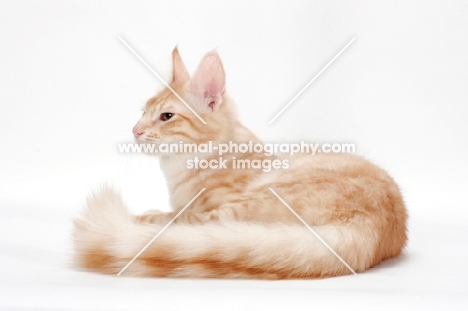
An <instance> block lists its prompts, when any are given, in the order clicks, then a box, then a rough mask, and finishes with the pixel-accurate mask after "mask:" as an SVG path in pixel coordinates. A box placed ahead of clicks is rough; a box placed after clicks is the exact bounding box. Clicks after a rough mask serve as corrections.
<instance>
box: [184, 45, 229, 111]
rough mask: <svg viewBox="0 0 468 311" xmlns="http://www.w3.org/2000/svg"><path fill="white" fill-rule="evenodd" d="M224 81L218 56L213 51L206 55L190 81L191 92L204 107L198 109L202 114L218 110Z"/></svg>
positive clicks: (222, 68) (222, 69)
mask: <svg viewBox="0 0 468 311" xmlns="http://www.w3.org/2000/svg"><path fill="white" fill-rule="evenodd" d="M225 79H226V75H225V73H224V67H223V63H222V62H221V58H220V57H219V54H218V53H217V52H214V51H213V52H209V53H207V54H206V55H205V56H204V57H203V59H202V60H201V62H200V65H198V68H197V70H196V72H195V74H194V75H193V78H192V79H191V80H190V90H191V92H192V93H193V94H194V95H195V96H196V97H197V98H199V99H200V102H202V103H204V107H200V108H201V109H200V110H201V111H202V112H213V111H216V110H218V108H219V105H220V104H221V102H222V99H223V94H224V89H225V83H226V82H225Z"/></svg>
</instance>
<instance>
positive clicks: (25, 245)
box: [0, 0, 468, 310]
mask: <svg viewBox="0 0 468 311" xmlns="http://www.w3.org/2000/svg"><path fill="white" fill-rule="evenodd" d="M467 16H468V3H467V2H466V1H445V2H442V1H428V0H425V1H422V0H420V1H379V2H377V1H374V2H370V1H344V0H343V1H281V2H280V1H255V2H250V1H204V2H199V3H197V2H194V1H164V2H163V1H152V2H149V1H127V2H119V1H88V2H86V1H81V2H78V1H67V2H64V1H41V2H34V1H22V2H14V1H0V130H1V132H0V263H2V266H1V268H0V287H1V288H0V293H4V294H0V308H5V309H10V310H11V309H12V308H13V307H17V308H19V309H21V308H32V307H37V308H40V307H44V308H45V309H48V310H51V309H53V308H57V309H65V308H69V309H70V310H71V309H73V308H76V309H85V308H88V309H93V308H94V309H95V310H102V309H105V308H108V309H109V310H112V309H116V308H121V309H136V308H140V309H148V310H182V309H188V310H194V309H203V310H206V309H210V308H212V309H214V310H216V309H220V308H227V307H229V306H231V307H232V308H234V309H236V310H241V309H245V310H247V309H257V308H260V307H262V306H263V307H268V308H270V309H272V308H273V309H275V308H278V309H285V308H290V306H296V308H297V309H301V308H304V309H306V308H307V309H311V308H317V307H328V308H330V307H338V306H344V307H346V308H348V309H349V308H350V307H356V308H366V307H384V308H385V307H388V308H393V307H395V306H399V307H400V308H403V309H417V308H421V309H424V308H427V307H429V308H436V307H437V306H439V307H442V306H451V307H453V308H462V305H465V307H466V306H467V305H468V299H467V298H466V296H468V285H467V283H466V277H467V276H468V273H467V272H466V262H467V259H468V253H467V251H466V246H467V242H468V230H467V229H466V222H467V221H468V212H467V208H468V205H467V200H466V193H467V191H468V183H467V181H466V176H468V165H467V159H468V143H467V139H466V136H467V134H468V96H467V95H468V94H467V93H468V91H467V82H468V57H467V52H468V18H467ZM118 36H122V37H123V38H124V39H125V40H127V41H128V42H129V44H130V45H132V46H133V47H134V48H135V49H136V50H137V51H138V52H139V53H140V54H141V55H142V57H143V58H145V59H146V60H147V61H148V63H149V64H150V65H151V66H152V67H153V68H154V69H155V70H156V71H157V72H159V73H160V74H161V75H162V76H163V77H164V78H165V79H166V80H169V79H170V77H171V74H170V70H171V62H170V53H171V51H172V49H173V47H174V46H175V45H177V44H178V45H179V50H180V53H181V55H182V57H183V59H184V61H185V63H186V64H187V67H188V68H189V69H190V70H191V71H193V70H194V69H195V68H196V66H197V64H198V61H199V60H200V58H201V57H202V56H203V54H204V53H206V52H207V51H210V50H212V49H215V48H216V49H217V50H218V51H219V53H220V55H221V57H222V59H223V62H224V66H225V70H226V72H227V90H228V92H229V93H230V95H231V96H232V97H233V98H234V99H235V100H236V103H237V105H238V108H239V114H240V118H241V120H242V121H243V123H244V124H246V125H247V126H248V127H250V128H251V129H252V130H253V131H254V132H255V133H256V134H258V135H259V136H260V137H261V138H263V139H265V140H268V141H272V142H288V141H299V140H301V139H306V140H308V141H321V142H351V143H355V144H356V145H357V148H358V153H360V154H363V155H365V156H366V157H367V158H369V159H371V160H373V161H374V162H376V163H378V164H379V165H381V166H383V167H384V168H386V169H387V170H388V171H389V172H390V173H391V174H392V175H393V176H394V177H395V179H396V180H397V182H398V183H399V184H400V186H401V189H402V192H403V193H404V196H405V199H406V202H407V205H408V209H409V213H410V218H411V219H410V224H409V230H410V231H409V233H410V243H409V245H408V248H407V252H406V254H405V255H404V256H402V257H401V258H399V259H397V260H395V261H391V262H387V263H385V264H383V265H382V266H380V267H379V268H376V269H373V270H371V271H369V272H367V273H365V274H363V275H360V276H358V277H345V278H337V279H331V280H319V281H287V282H263V281H223V280H219V281H214V280H205V281H202V280H165V279H143V280H142V279H126V278H116V277H111V276H100V275H95V274H88V273H83V272H79V271H75V270H73V269H72V268H70V267H69V260H70V249H71V241H70V237H69V234H70V231H71V219H72V217H73V216H74V215H77V214H78V213H79V210H80V207H81V205H82V203H83V201H84V199H85V197H86V194H87V193H88V192H89V191H90V190H91V189H93V187H96V186H97V185H99V184H100V183H103V182H108V183H111V184H113V185H115V186H117V187H119V188H121V190H122V192H123V194H124V198H125V199H126V201H127V202H128V203H129V205H130V206H131V208H132V210H134V211H135V212H140V211H143V210H146V209H149V208H160V209H167V208H168V201H167V200H168V196H167V191H166V188H165V186H164V180H163V178H162V176H161V173H160V172H159V168H158V163H157V160H156V159H155V158H151V157H147V156H139V155H121V154H119V153H118V151H117V143H119V142H129V141H131V140H132V134H131V129H132V127H133V125H134V123H135V122H136V121H137V120H138V118H139V116H140V114H141V112H140V109H141V107H142V105H143V104H144V102H145V100H146V99H148V98H149V97H150V96H152V95H153V94H154V93H155V92H156V91H157V90H160V89H161V88H162V85H161V83H160V82H159V81H158V80H157V78H156V77H154V76H153V75H152V74H151V73H150V72H149V70H148V69H147V68H145V67H144V66H143V65H142V64H141V63H140V62H139V61H138V60H137V59H136V58H135V57H134V56H133V55H132V54H131V53H130V52H129V51H128V50H127V49H126V48H125V46H123V44H122V43H121V42H120V41H119V40H118ZM353 37H356V38H357V39H356V41H355V42H354V43H353V44H352V45H351V46H350V47H349V48H348V49H347V50H346V51H345V52H344V53H343V54H342V55H341V56H340V57H339V58H338V59H337V60H336V61H335V62H334V63H333V64H332V65H331V66H330V67H329V68H328V69H327V70H326V71H325V72H324V73H323V75H322V76H320V77H319V78H318V79H317V80H316V81H315V82H314V83H313V84H312V85H311V86H310V88H309V89H307V91H305V92H304V93H303V94H302V95H301V96H300V97H299V98H298V99H297V101H295V102H294V104H292V106H290V108H289V109H287V110H286V111H285V112H284V113H283V114H282V115H281V116H280V117H279V118H278V119H277V120H276V121H275V122H274V123H273V124H271V125H268V124H267V123H268V121H269V120H270V119H271V118H272V117H273V116H274V115H275V114H276V113H277V112H278V111H279V110H280V109H281V108H282V107H283V106H284V105H285V104H286V103H287V102H288V101H289V100H290V99H291V98H292V97H293V96H294V95H295V94H296V93H297V92H298V91H299V90H300V89H301V88H302V87H303V86H304V85H305V84H307V82H309V81H310V79H312V78H313V77H314V76H315V74H317V73H318V72H319V71H320V69H321V68H322V67H323V66H324V65H325V64H326V63H327V62H328V61H329V60H331V58H332V57H333V56H334V55H335V54H336V53H337V52H338V51H339V50H340V49H341V48H342V47H343V46H344V45H345V44H346V43H347V42H349V41H350V40H351V39H352V38H353Z"/></svg>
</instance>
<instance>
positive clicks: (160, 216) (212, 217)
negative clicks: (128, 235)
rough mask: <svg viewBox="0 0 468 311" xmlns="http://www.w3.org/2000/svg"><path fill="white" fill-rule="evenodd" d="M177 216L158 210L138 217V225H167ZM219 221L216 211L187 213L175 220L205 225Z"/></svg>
mask: <svg viewBox="0 0 468 311" xmlns="http://www.w3.org/2000/svg"><path fill="white" fill-rule="evenodd" d="M176 215H177V212H168V213H167V212H161V211H158V210H149V211H147V212H145V213H144V214H142V215H139V216H136V219H135V220H136V222H137V223H145V224H160V225H165V224H167V223H168V222H169V221H171V220H172V219H174V217H175V216H176ZM218 219H219V217H218V213H217V211H216V210H212V211H209V212H198V213H197V212H191V211H185V212H183V213H182V214H180V215H179V216H178V217H177V218H175V219H174V222H175V223H186V224H203V223H207V222H212V221H217V220H218Z"/></svg>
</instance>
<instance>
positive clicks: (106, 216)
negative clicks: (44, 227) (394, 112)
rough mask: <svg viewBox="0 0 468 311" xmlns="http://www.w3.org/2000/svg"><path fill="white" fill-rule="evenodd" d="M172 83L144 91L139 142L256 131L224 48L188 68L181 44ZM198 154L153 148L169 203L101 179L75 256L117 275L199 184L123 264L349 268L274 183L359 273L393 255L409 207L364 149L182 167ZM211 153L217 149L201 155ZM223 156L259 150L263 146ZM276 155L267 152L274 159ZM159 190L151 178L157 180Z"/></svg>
mask: <svg viewBox="0 0 468 311" xmlns="http://www.w3.org/2000/svg"><path fill="white" fill-rule="evenodd" d="M172 55H173V80H172V82H171V84H170V86H171V87H172V88H173V89H174V90H175V91H176V92H177V93H178V94H179V95H180V96H181V97H182V98H183V99H185V101H186V102H188V103H189V104H190V106H191V107H192V108H193V109H194V110H195V111H196V112H197V113H198V114H199V115H200V116H201V117H202V118H203V119H204V120H205V121H206V123H207V124H206V125H205V124H203V123H202V122H201V121H200V120H199V119H198V118H197V116H196V115H194V114H193V113H192V112H191V111H190V110H189V109H188V108H187V107H186V106H185V105H184V104H183V103H182V102H181V101H180V100H179V99H178V98H177V97H176V96H175V95H174V94H173V93H172V92H171V91H170V90H169V89H165V90H163V91H162V92H160V93H159V94H157V95H156V96H155V97H153V98H151V99H150V100H149V101H148V102H147V103H146V107H145V109H144V113H143V116H142V117H141V119H140V120H139V121H138V123H137V124H136V125H135V127H134V129H133V133H134V136H135V137H136V139H137V140H138V141H141V142H157V143H158V142H171V141H184V142H193V143H197V144H201V143H206V142H208V141H213V142H215V143H221V142H227V141H234V142H248V141H254V142H258V141H259V140H258V139H257V138H256V137H255V136H254V135H253V134H252V133H251V132H250V131H249V130H248V129H247V128H245V127H244V126H243V125H242V124H240V122H239V121H238V120H237V116H236V112H235V106H234V103H233V101H232V100H231V99H230V98H229V96H228V95H227V94H226V92H225V73H224V69H223V65H222V63H221V60H220V58H219V55H218V54H217V53H215V52H210V53H208V54H206V55H205V56H204V58H203V59H202V61H201V63H200V65H199V67H198V69H197V71H196V72H195V74H194V75H193V77H192V78H190V76H189V74H188V72H187V70H186V68H185V66H184V64H183V62H182V60H181V58H180V56H179V53H178V51H177V48H176V49H174V51H173V54H172ZM194 156H195V155H193V154H181V153H180V154H171V155H163V156H161V157H160V161H161V167H162V170H163V172H164V174H165V176H166V179H167V184H168V187H169V191H170V197H171V206H172V209H173V212H171V213H163V212H158V211H149V212H148V213H146V214H144V215H141V216H133V215H131V214H129V213H128V212H127V208H126V206H125V204H124V203H123V201H122V199H121V196H120V194H119V193H117V192H115V191H114V190H112V189H110V188H106V187H104V189H101V190H100V191H99V192H97V193H95V194H94V195H92V196H90V197H89V198H88V201H87V205H86V207H85V209H84V212H83V214H82V216H81V218H80V219H77V220H76V221H75V229H74V233H73V238H74V248H75V262H76V264H77V265H78V266H80V267H83V268H87V269H91V270H95V271H98V272H102V273H109V274H117V273H118V272H119V271H121V269H122V268H123V267H124V266H125V265H126V264H127V263H128V262H130V260H131V259H132V258H133V257H134V256H135V255H136V254H137V253H138V252H139V251H140V250H141V249H142V248H143V247H144V246H145V245H146V244H147V243H148V242H149V241H150V240H151V239H152V238H153V237H154V236H155V235H156V234H157V233H158V232H159V231H160V230H161V229H162V228H163V227H164V225H166V224H167V223H168V222H169V221H170V220H171V219H172V218H173V217H174V216H175V215H176V214H177V212H179V211H180V210H181V209H182V208H183V207H184V206H185V205H186V204H187V203H188V202H189V201H190V200H191V199H193V198H194V196H195V195H196V194H197V193H198V192H199V191H200V190H201V189H202V188H206V190H205V191H204V192H203V193H202V194H201V195H200V196H199V197H198V198H196V199H195V201H194V202H193V203H192V204H191V205H190V206H189V207H188V208H187V210H185V211H184V212H183V213H182V214H181V215H180V216H179V217H178V218H177V219H176V220H175V222H174V223H173V224H172V225H171V226H169V227H168V229H167V230H166V231H164V232H163V233H162V234H161V235H160V236H159V237H158V238H157V239H156V240H155V241H154V242H153V243H152V244H151V245H150V246H149V247H148V248H147V249H146V250H145V251H144V252H143V253H142V254H141V255H140V256H139V257H138V258H137V259H136V260H135V261H134V262H133V263H132V264H131V265H130V266H128V268H127V269H126V270H125V272H124V273H123V275H134V276H165V277H216V278H264V279H288V278H318V277H330V276H337V275H345V274H350V273H351V271H350V270H349V269H348V268H347V267H346V266H345V265H344V264H343V263H342V262H341V261H340V260H339V259H338V258H337V257H336V256H335V255H334V254H332V252H331V251H330V250H329V249H327V248H326V247H325V246H324V244H322V242H320V241H319V240H318V239H317V237H315V236H314V235H313V234H312V233H311V232H310V231H309V230H308V228H307V227H305V226H304V225H303V224H302V223H301V222H300V221H299V220H298V218H297V217H296V216H295V215H294V214H293V213H292V212H291V211H290V210H289V209H288V208H287V207H286V206H285V205H284V204H283V203H282V202H281V201H280V200H279V199H278V198H277V197H275V196H274V195H273V194H272V192H271V191H270V190H268V189H269V188H272V189H274V190H275V191H276V192H277V193H278V194H279V196H280V197H281V198H283V199H284V201H285V202H287V203H288V204H289V205H290V206H291V207H292V208H293V209H294V210H295V211H296V212H297V213H298V214H299V215H300V216H301V217H302V218H303V219H304V220H305V221H306V222H307V223H308V224H309V225H310V226H311V227H312V228H314V230H315V231H316V232H317V233H318V234H319V235H320V236H321V237H322V238H323V240H324V241H326V243H327V244H328V245H329V246H330V247H331V248H333V250H335V251H336V253H337V254H339V256H341V257H342V259H343V260H344V261H345V262H346V263H347V264H348V265H349V266H350V267H352V269H354V270H355V271H356V272H362V271H364V270H366V269H368V268H370V267H373V266H375V265H377V264H378V263H379V262H381V261H382V260H384V259H386V258H391V257H395V256H397V255H399V254H400V253H401V251H402V249H403V247H404V246H405V243H406V240H407V236H406V220H407V213H406V209H405V206H404V203H403V200H402V197H401V194H400V191H399V189H398V186H397V185H396V184H395V182H394V181H393V179H392V178H391V177H390V176H389V175H388V174H387V173H386V172H385V171H384V170H382V169H380V168H378V167H376V166H375V165H373V164H371V163H369V162H368V161H366V160H365V159H363V158H361V157H358V156H352V155H347V154H340V155H336V154H335V155H324V154H322V155H315V156H311V155H298V156H293V157H283V156H281V159H283V160H284V159H287V160H288V162H289V168H287V169H277V170H272V171H271V172H269V173H265V172H263V170H261V169H260V170H259V169H232V167H231V166H230V165H227V168H225V169H205V170H203V169H188V168H187V165H186V164H187V160H188V159H190V158H193V157H194ZM196 156H198V157H199V158H206V159H212V158H218V155H217V154H197V155H196ZM223 157H224V158H225V159H232V157H236V159H249V160H253V159H258V160H262V161H263V160H265V159H266V158H267V156H266V155H264V154H262V153H250V154H242V153H236V154H226V155H223ZM274 157H275V156H272V157H268V159H272V158H274ZM154 198H155V201H156V202H157V201H158V189H155V191H154Z"/></svg>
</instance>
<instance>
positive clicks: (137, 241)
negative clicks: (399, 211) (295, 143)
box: [73, 188, 376, 279]
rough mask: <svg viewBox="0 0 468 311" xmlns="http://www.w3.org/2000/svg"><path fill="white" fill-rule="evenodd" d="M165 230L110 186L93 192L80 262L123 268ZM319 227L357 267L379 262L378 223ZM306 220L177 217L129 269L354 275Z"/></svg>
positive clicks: (81, 228)
mask: <svg viewBox="0 0 468 311" xmlns="http://www.w3.org/2000/svg"><path fill="white" fill-rule="evenodd" d="M161 229H162V226H158V225H151V224H141V223H136V222H135V221H134V216H133V215H131V214H129V213H128V212H127V208H126V206H125V204H124V203H123V201H122V198H121V196H120V194H118V193H117V192H115V191H114V190H112V189H110V188H104V189H103V190H101V192H99V193H97V194H94V195H93V196H91V197H90V198H89V199H88V202H87V206H86V208H85V210H84V213H83V214H82V217H81V218H80V219H77V220H76V221H75V229H74V233H73V238H74V249H75V253H74V255H75V258H74V259H75V263H76V264H77V265H78V266H80V267H83V268H87V269H92V270H97V271H99V272H103V273H109V274H117V273H119V272H120V271H121V269H122V268H123V267H125V265H126V264H127V263H128V262H130V260H131V259H132V258H133V257H134V256H135V255H136V254H137V253H138V252H139V251H140V250H141V249H142V248H143V247H144V246H145V245H146V244H147V243H148V242H149V241H150V240H151V239H152V238H153V237H154V236H155V235H156V234H157V233H158V232H159V231H160V230H161ZM314 230H315V231H316V232H317V233H318V234H319V235H320V236H321V237H322V238H323V239H324V240H325V241H326V242H327V243H328V244H329V245H330V246H331V247H332V248H333V249H334V250H335V251H336V252H337V253H338V254H340V256H341V257H342V258H343V259H344V260H345V261H346V262H347V263H348V264H349V265H350V266H351V267H352V268H353V269H354V270H355V271H356V272H360V271H363V270H365V269H366V268H368V267H369V266H371V265H373V261H374V260H373V257H374V250H375V248H376V237H375V235H374V234H373V233H372V231H371V230H367V231H366V230H363V229H362V228H361V229H359V230H356V229H353V228H350V227H344V226H339V227H338V226H320V227H315V228H314ZM350 273H351V272H350V270H349V269H348V268H347V267H346V266H345V265H344V264H343V263H342V262H340V261H339V260H338V259H337V258H336V257H335V256H334V255H333V254H332V253H331V252H330V250H328V249H327V248H326V247H325V246H324V245H323V244H322V243H321V242H320V241H319V240H318V239H317V238H316V237H315V236H314V235H313V234H312V233H311V232H310V231H309V230H308V229H307V228H306V227H304V226H303V225H301V224H300V223H299V222H298V225H285V224H260V223H244V222H235V221H230V222H222V223H212V224H203V225H184V224H176V223H174V224H172V225H171V226H169V227H168V228H167V229H166V231H164V232H163V233H162V234H161V235H160V236H159V237H158V238H157V239H156V240H155V241H154V242H153V243H152V244H151V245H150V246H149V247H148V248H147V249H146V250H145V251H144V252H143V253H142V254H141V255H140V256H139V257H138V258H137V259H136V260H135V261H134V262H133V263H132V264H131V265H130V266H129V267H128V268H127V269H126V270H125V272H123V275H135V276H167V277H216V278H263V279H286V278H318V277H328V276H336V275H345V274H350Z"/></svg>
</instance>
